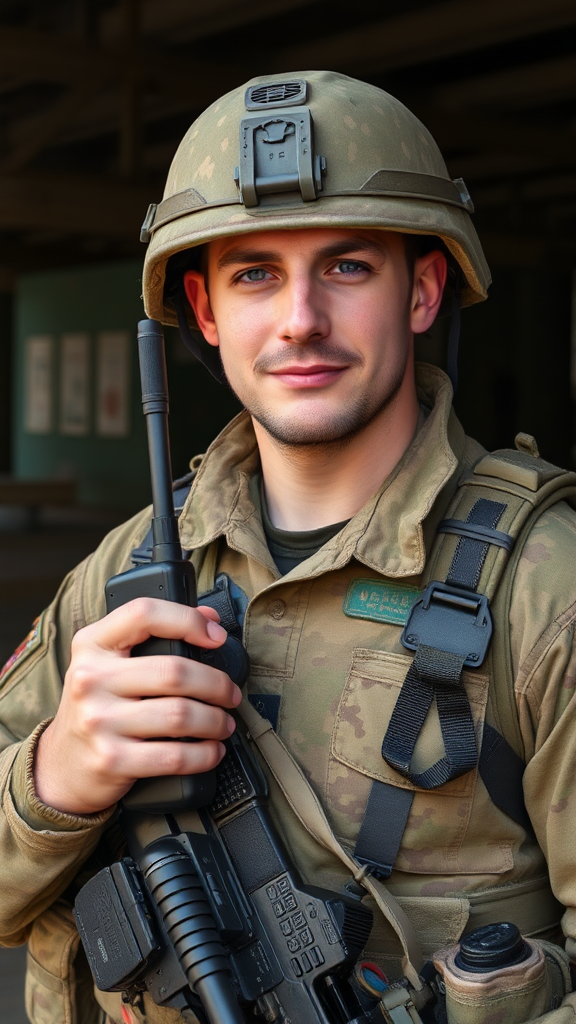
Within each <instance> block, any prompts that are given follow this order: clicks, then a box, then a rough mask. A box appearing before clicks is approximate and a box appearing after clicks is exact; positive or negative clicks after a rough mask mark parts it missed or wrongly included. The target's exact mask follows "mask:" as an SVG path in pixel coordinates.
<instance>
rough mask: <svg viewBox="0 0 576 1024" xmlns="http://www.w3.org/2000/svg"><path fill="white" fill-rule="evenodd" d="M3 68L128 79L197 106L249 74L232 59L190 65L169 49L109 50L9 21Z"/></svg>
mask: <svg viewBox="0 0 576 1024" xmlns="http://www.w3.org/2000/svg"><path fill="white" fill-rule="evenodd" d="M0 67H1V68H2V74H3V75H5V76H9V75H14V76H16V75H22V72H23V69H24V70H25V72H26V76H27V80H28V82H69V83H72V84H74V85H79V84H81V83H84V82H87V81H91V82H93V83H94V85H95V86H96V85H98V83H100V85H101V86H102V87H107V88H109V86H110V85H111V84H114V83H116V82H119V81H121V80H125V79H126V78H130V80H131V81H134V82H137V83H139V84H140V85H141V86H142V87H143V88H153V89H154V90H155V91H157V92H160V93H167V94H171V93H176V94H183V95H185V96H189V97H190V99H193V100H194V103H195V106H196V108H197V109H199V108H202V107H203V106H206V105H207V104H208V103H211V102H212V100H214V99H215V98H216V97H217V96H219V95H221V93H222V91H225V90H226V89H228V88H232V87H233V86H234V85H235V84H237V83H239V82H242V81H243V80H244V78H245V77H246V73H245V67H243V66H242V65H241V64H239V65H238V66H236V65H234V64H231V62H230V61H226V62H219V61H218V60H217V59H215V60H210V61H208V60H195V61H194V63H193V64H192V63H191V62H190V61H187V60H183V59H182V58H181V57H178V56H176V55H171V54H169V53H167V52H165V51H164V52H163V51H160V52H155V53H154V54H143V53H142V52H141V51H140V52H132V51H131V50H130V49H128V48H124V49H116V50H111V49H106V50H105V49H101V48H99V47H97V46H95V45H93V44H91V43H87V42H85V41H83V40H80V39H76V38H72V37H71V36H66V35H63V34H60V33H56V32H34V31H31V30H30V29H22V28H15V27H13V26H8V25H2V31H1V32H0Z"/></svg>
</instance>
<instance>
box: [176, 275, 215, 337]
mask: <svg viewBox="0 0 576 1024" xmlns="http://www.w3.org/2000/svg"><path fill="white" fill-rule="evenodd" d="M184 291H185V292H186V298H187V299H188V302H189V303H190V305H191V306H192V309H193V310H194V316H195V317H196V323H197V324H198V327H199V328H200V330H201V331H202V334H203V335H204V337H205V339H206V341H207V342H208V344H209V345H213V346H214V347H215V348H216V347H217V346H218V344H219V342H218V331H217V330H216V321H215V320H214V314H213V313H212V307H211V306H210V299H209V297H208V292H207V290H206V280H205V278H204V274H201V273H200V272H199V271H198V270H187V271H186V273H185V274H184Z"/></svg>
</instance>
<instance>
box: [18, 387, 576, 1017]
mask: <svg viewBox="0 0 576 1024" xmlns="http://www.w3.org/2000/svg"><path fill="white" fill-rule="evenodd" d="M418 384H419V396H420V400H421V401H422V402H424V403H425V404H426V405H427V406H429V407H430V408H431V413H430V415H429V417H428V419H427V421H426V423H425V425H424V426H423V427H422V428H421V429H420V431H419V432H418V434H417V435H416V437H415V439H414V440H413V442H412V444H411V446H410V447H409V448H408V450H407V451H406V452H405V454H404V456H403V457H402V459H401V460H400V462H399V463H398V465H397V466H396V468H395V469H394V471H393V472H392V473H391V474H390V476H389V477H388V479H387V480H386V481H385V482H384V483H383V485H382V487H381V488H380V490H379V491H378V492H377V493H376V494H374V496H373V497H372V498H371V499H370V500H369V501H368V502H367V504H366V505H365V506H364V507H363V508H362V509H361V511H360V512H358V513H357V515H355V516H354V517H353V518H352V519H351V520H350V522H349V523H348V524H347V525H346V526H345V527H344V529H343V530H342V531H341V532H340V533H339V534H337V535H336V536H335V537H334V538H333V539H332V540H330V541H329V542H328V543H327V544H325V545H324V547H322V548H321V549H320V550H319V551H318V552H317V553H316V554H315V555H314V556H313V557H311V558H309V559H307V560H306V561H305V562H303V563H301V564H300V565H299V566H297V567H296V568H295V569H293V570H292V571H291V572H290V573H288V574H287V575H286V576H285V577H283V578H279V573H278V571H277V569H276V566H275V564H274V562H273V561H272V558H271V556H270V553H269V551H268V547H267V544H266V540H265V537H264V534H263V530H262V524H261V520H260V515H259V514H258V512H257V511H256V509H255V507H254V503H253V501H252V499H251V496H250V479H251V477H253V475H254V473H255V471H256V470H257V468H258V465H259V461H258V450H257V446H256V441H255V438H254V434H253V431H252V428H251V424H250V420H249V418H248V417H247V416H246V414H241V415H240V416H239V417H238V418H237V419H236V420H234V421H233V422H232V423H231V424H230V425H229V426H228V427H227V428H226V429H225V430H224V431H223V432H222V434H221V435H220V436H219V437H218V438H217V439H216V441H215V442H214V443H213V445H212V446H211V448H210V449H209V452H208V454H207V455H206V456H205V457H204V459H203V461H202V463H201V466H200V469H199V471H198V474H197V477H196V479H195V482H194V486H193V488H192V491H191V494H190V496H189V499H188V501H187V503H186V506H185V508H184V511H183V514H182V517H181V539H182V544H183V546H184V547H185V548H188V549H191V550H192V552H193V554H192V557H193V560H194V562H195V564H196V567H197V570H198V572H199V583H200V586H199V589H200V590H202V589H208V587H209V586H210V584H211V578H212V577H213V575H214V568H215V567H217V569H218V571H225V572H227V573H228V574H229V575H230V576H231V578H232V579H233V580H234V581H235V582H236V583H237V584H238V585H239V586H240V587H241V588H242V589H243V590H244V592H245V593H246V595H247V596H248V598H249V599H250V603H249V606H248V610H247V613H246V619H245V623H244V642H245V644H246V647H247V649H248V652H249V654H250V659H251V665H252V670H251V677H250V680H249V683H248V687H249V690H250V691H251V692H252V693H256V694H275V695H277V696H278V697H280V713H279V718H278V732H279V735H280V736H281V738H282V739H283V740H284V742H285V743H286V745H287V746H288V747H289V749H290V750H291V752H292V754H293V755H294V757H295V758H296V760H297V761H298V762H299V764H300V765H301V767H302V768H303V770H304V772H305V774H306V776H307V777H308V779H309V780H310V782H311V784H312V786H313V787H314V789H315V790H316V792H317V794H318V796H319V797H320V799H321V801H322V804H323V806H324V808H325V810H326V812H327V815H328V817H329V820H330V822H331V825H332V828H333V830H334V832H335V833H336V835H337V836H338V837H339V839H340V841H341V843H342V844H343V845H344V846H345V847H346V848H347V849H348V850H350V851H352V850H353V849H354V844H355V841H356V836H357V834H358V830H359V827H360V823H361V821H362V816H363V813H364V809H365V805H366V802H367V798H368V794H369V791H370V786H371V782H372V780H373V779H381V780H383V781H385V782H391V783H393V784H395V785H401V786H408V787H409V786H410V783H408V782H406V781H405V780H404V779H402V778H400V777H399V776H397V775H396V774H395V773H394V772H393V771H392V769H390V768H388V766H387V765H386V764H385V762H384V761H383V759H382V757H381V753H380V748H381V742H382V737H383V734H384V731H385V729H386V725H387V721H388V719H389V716H390V714H391V711H392V708H393V706H394V703H395V701H396V697H397V694H398V691H399V688H400V687H401V684H402V681H403V679H404V676H405V674H406V671H407V668H408V665H409V664H410V657H409V656H408V653H407V652H406V650H405V649H404V648H403V647H402V646H401V644H400V633H401V622H400V624H399V623H398V620H396V621H395V620H394V616H393V615H388V616H384V615H381V614H376V615H371V614H370V612H369V611H368V612H366V614H367V617H363V615H361V617H355V616H353V615H351V614H350V611H351V610H352V611H353V609H351V608H350V607H348V608H345V602H346V595H347V593H348V592H349V588H350V586H351V584H352V583H353V582H354V581H365V582H364V583H362V584H359V585H358V587H357V589H356V591H355V593H357V594H359V595H360V597H359V600H360V601H362V600H363V598H362V594H363V593H364V594H366V593H367V592H368V589H369V588H370V586H371V583H374V582H375V581H379V582H380V585H384V587H385V592H386V593H387V594H388V595H389V597H390V601H391V603H394V602H398V601H399V602H400V605H401V603H402V598H403V597H404V596H405V593H406V592H405V591H403V590H402V585H404V587H406V586H410V587H416V588H418V587H420V586H421V584H422V578H423V573H424V569H425V563H426V557H427V551H429V549H430V546H431V544H432V541H433V539H434V536H435V533H436V527H437V525H438V523H439V521H440V520H441V519H442V518H443V517H444V515H445V513H446V508H447V506H448V503H449V501H450V498H451V497H452V495H453V493H454V491H455V489H456V486H457V481H458V479H459V476H460V474H461V473H462V472H463V471H464V470H465V469H466V467H470V466H471V465H473V464H474V463H475V462H476V461H477V460H478V458H480V457H481V455H482V454H483V449H481V447H480V446H479V445H478V444H477V443H476V442H474V441H471V440H470V439H467V438H466V437H465V435H464V432H463V430H462V427H461V426H460V424H459V423H458V421H457V419H456V417H455V415H454V413H453V411H452V409H451V388H450V385H449V382H448V380H447V378H446V377H445V376H444V375H443V374H442V373H441V372H440V371H438V370H436V369H433V368H431V367H421V368H420V369H419V377H418ZM149 517H150V511H149V510H146V511H145V512H143V513H141V514H140V515H138V516H136V517H135V518H134V519H132V520H131V521H130V522H128V523H126V524H125V525H123V526H122V527H120V528H119V529H118V530H116V531H114V532H113V533H111V534H110V535H109V536H108V537H107V538H106V539H105V540H104V541H103V543H102V545H101V546H100V548H99V549H98V550H97V552H96V553H95V554H94V555H92V556H90V557H89V558H88V559H87V560H86V561H85V562H83V563H82V564H81V565H80V566H78V567H77V568H76V569H75V570H74V571H73V572H72V573H71V574H70V575H69V576H68V577H67V579H66V580H65V581H64V583H63V584H62V587H61V588H60V591H59V593H58V595H57V596H56V598H55V600H54V602H53V604H52V605H51V606H50V607H49V608H48V609H47V611H46V612H45V613H44V614H43V616H42V617H41V619H40V622H39V624H38V626H37V628H36V631H35V633H34V635H33V636H32V637H31V639H30V640H29V642H28V645H27V647H26V649H25V650H24V652H23V653H22V654H21V655H20V656H19V657H18V658H17V660H16V661H15V663H14V664H13V665H12V667H11V668H10V669H9V670H8V671H7V672H6V673H5V675H4V678H3V681H2V689H1V691H0V736H1V741H2V745H3V748H4V750H3V753H2V754H1V755H0V786H1V795H2V806H3V811H4V814H3V816H2V818H1V820H0V878H1V882H0V886H1V891H2V899H1V901H0V941H1V942H3V943H4V944H7V945H10V944H18V943H22V942H24V941H26V940H27V939H29V949H30V971H29V979H30V980H29V983H28V1007H29V1013H30V1014H31V1016H32V1019H33V1020H34V1021H37V1022H40V1024H55V1022H56V1021H58V1022H61V1021H67V1022H71V1024H74V1022H76V1021H80V1020H81V1021H82V1024H89V1022H91V1021H96V1020H98V1019H99V1018H98V1017H97V1015H96V1014H95V1012H94V1011H92V1010H89V997H88V994H87V992H88V989H87V987H86V986H89V979H86V976H85V972H83V971H82V970H81V969H79V970H78V971H77V972H76V975H75V976H74V974H73V972H71V971H70V970H69V967H68V965H69V964H70V962H71V961H72V960H73V958H74V955H75V953H76V949H77V945H78V936H77V933H76V932H75V929H74V927H73V923H72V922H71V917H70V910H69V908H68V907H67V904H66V902H65V900H63V899H59V897H60V896H61V894H62V893H63V892H64V891H65V890H66V888H67V886H69V884H70V882H71V880H72V879H73V878H74V877H75V876H76V875H77V874H78V872H79V870H80V868H81V866H82V865H83V864H84V862H85V861H86V860H87V858H88V857H89V856H90V854H91V853H92V851H93V850H94V848H95V847H96V845H97V843H98V841H99V839H100V837H101V834H102V832H103V830H104V829H105V825H106V822H107V820H108V819H109V818H110V815H111V813H112V811H107V812H103V813H102V814H100V815H95V816H93V817H86V818H81V817H76V816H73V815H68V814H63V813H60V812H58V811H56V810H54V809H51V808H48V807H46V806H44V805H43V804H42V802H41V801H40V800H39V799H38V797H37V796H36V794H35V792H34V785H33V777H32V767H33V757H34V749H35V744H36V742H37V737H38V734H39V731H40V730H41V728H42V724H39V723H44V722H45V721H46V720H47V719H49V718H50V716H52V715H53V714H54V713H55V710H56V708H57V706H58V702H59V699H60V694H61V687H62V679H63V677H64V674H65V671H66V667H67V664H68V660H69V657H70V642H71V638H72V636H73V634H74V632H75V631H76V630H78V629H79V628H81V627H82V626H83V625H84V624H85V623H89V622H93V621H95V620H96V619H98V618H100V617H101V616H102V615H103V614H104V610H105V609H104V600H103V588H104V583H105V581H106V580H107V578H108V577H110V576H111V575H113V574H114V573H117V572H120V571H123V570H124V569H126V568H129V566H130V552H131V550H132V549H133V548H134V547H135V546H137V545H138V544H140V543H141V541H142V539H143V537H144V535H145V533H146V532H147V529H148V526H149ZM574 556H576V515H575V514H574V513H573V512H572V511H571V510H570V508H569V507H568V506H567V505H564V504H563V503H560V504H557V505H554V506H553V507H552V508H550V509H549V510H548V511H546V512H545V513H543V515H542V516H541V517H540V519H539V520H538V522H537V524H536V526H535V527H534V529H533V531H532V534H531V536H530V538H529V541H528V543H527V544H526V546H525V548H524V551H523V556H522V558H521V560H520V562H519V565H518V569H517V572H516V577H515V581H514V586H513V590H512V598H511V612H510V648H511V657H512V668H513V678H514V679H515V697H516V704H517V710H518V721H519V725H520V733H521V739H522V745H523V752H524V757H525V760H526V763H527V769H526V772H525V780H524V781H525V798H526V803H527V807H528V810H529V813H530V815H531V818H532V822H533V824H534V830H535V836H534V835H527V834H526V833H525V831H524V830H523V829H522V828H521V827H520V826H519V825H516V824H515V823H514V822H513V821H512V820H511V819H510V818H508V817H507V816H506V815H505V814H503V813H502V812H501V811H499V810H498V809H497V808H496V807H495V806H494V805H493V804H492V802H491V801H490V798H489V796H488V794H487V792H486V790H485V788H484V786H483V783H482V781H481V780H480V778H479V777H478V776H477V773H476V772H470V773H469V774H468V775H465V776H463V777H461V778H459V779H456V780H454V781H452V782H450V783H448V784H446V785H445V786H443V787H441V789H440V790H437V791H433V792H426V791H419V790H417V791H416V793H415V798H414V802H413V805H412V810H411V813H410V816H409V819H408V824H407V827H406V830H405V833H404V837H403V841H402V846H401V849H400V851H399V855H398V859H397V862H396V869H395V870H394V872H393V875H392V877H391V879H390V888H391V890H392V892H394V894H395V895H396V896H397V897H398V898H399V900H400V901H401V903H402V905H403V907H404V909H405V910H406V911H407V912H408V914H409V916H411V917H412V920H413V922H414V923H415V925H416V927H417V930H418V931H419V934H420V938H421V940H422V945H423V949H424V953H425V954H426V955H429V954H430V953H431V952H432V951H433V950H434V949H436V948H438V947H439V946H441V945H444V944H446V943H450V942H453V941H455V940H456V939H457V937H458V936H459V934H460V933H461V931H462V929H463V928H464V927H465V926H466V923H467V921H468V919H469V916H470V918H471V920H473V921H474V922H476V921H478V922H479V923H481V922H483V921H485V920H502V919H503V917H506V918H512V919H514V920H516V922H517V923H518V924H519V926H520V927H521V929H523V930H524V931H525V932H532V933H534V932H536V931H538V930H542V929H547V928H548V927H550V926H551V925H553V924H554V922H555V921H557V920H558V910H557V904H556V903H555V901H554V900H553V898H552V897H551V895H550V894H549V893H548V891H547V889H546V888H545V886H546V884H547V883H546V879H547V866H546V861H548V870H549V872H550V879H551V883H552V888H553V890H554V894H555V897H556V898H557V899H558V900H559V901H560V902H561V904H562V905H563V907H565V908H567V909H566V912H565V914H564V918H563V926H564V930H565V933H566V934H567V936H568V937H569V938H568V943H569V947H571V950H572V949H575V948H576V947H574V942H575V941H576V910H575V909H574V908H576V872H575V871H574V867H573V821H574V799H575V798H574V785H573V776H574V762H575V760H576V727H575V723H574V721H573V719H574V708H575V703H574V700H573V692H574V687H575V685H576V661H575V654H574V643H573V634H574V616H575V611H574V609H575V608H576V604H575V601H576V574H575V573H574V571H573V568H572V567H573V565H574V563H575V558H574ZM361 611H362V609H361ZM489 675H490V669H489V668H488V669H487V668H486V667H485V666H482V668H481V669H479V670H477V671H468V672H467V673H466V674H465V685H466V689H467V692H468V695H469V698H470V702H471V705H472V708H473V714H474V718H475V720H476V722H477V723H478V726H479V728H480V727H481V724H482V722H483V721H484V720H485V718H487V719H490V716H491V710H490V708H491V702H490V699H489V697H488V691H489V683H490V687H494V686H495V685H497V684H496V680H495V679H489ZM438 743H439V737H438V728H437V725H435V724H434V721H433V720H432V721H431V722H430V723H428V722H427V723H426V726H425V728H424V730H423V734H422V737H421V740H420V741H419V748H418V750H417V753H418V754H419V756H421V757H422V759H423V760H427V761H428V763H431V761H432V760H436V758H437V757H438V756H439V754H440V753H441V751H439V749H438ZM272 800H273V806H274V809H275V813H276V816H277V819H278V821H279V824H280V827H281V828H282V829H283V831H284V833H285V835H286V836H287V839H288V843H289V845H290V847H291V849H292V853H293V855H294V857H295V859H296V860H297V862H298V864H299V867H300V868H301V871H302V873H303V875H304V877H305V878H306V879H308V880H314V882H316V883H317V884H320V885H325V886H327V887H334V886H336V887H339V886H340V885H341V884H342V882H343V880H345V877H346V872H345V869H344V868H343V866H342V865H341V864H340V862H337V861H335V859H334V857H333V856H332V855H329V854H328V853H327V852H326V851H324V850H322V849H320V848H319V847H318V846H317V844H315V843H314V842H313V841H312V840H311V838H310V836H309V835H308V834H307V833H306V832H305V831H304V830H303V828H302V827H301V826H300V824H299V822H298V821H297V819H296V818H295V816H294V815H293V813H292V812H291V811H290V809H289V808H288V806H287V803H286V801H285V800H284V799H283V796H282V793H281V792H280V790H279V789H278V787H277V786H276V785H274V784H273V785H272ZM504 906H506V911H505V913H503V911H502V908H503V907H504ZM367 953H368V955H369V957H370V959H373V960H377V961H379V962H381V963H383V964H384V965H385V966H386V967H387V969H388V970H389V971H394V964H395V963H396V965H397V963H398V949H397V944H396V940H395V937H394V936H393V935H391V934H390V931H389V929H388V930H387V927H386V926H385V925H384V924H383V923H382V922H381V921H379V920H378V921H377V922H376V924H375V927H374V930H373V935H372V938H371V940H370V944H369V949H368V950H367ZM77 965H79V966H80V967H81V958H79V959H78V960H77ZM74 979H75V980H74ZM98 998H99V1001H100V1003H101V1005H102V1006H105V1007H106V1010H107V1012H108V1014H109V1015H110V1020H113V1021H115V1022H118V1024H120V1022H121V1020H122V1017H121V1013H120V997H119V996H117V995H104V994H100V993H99V994H98ZM75 1004H79V1005H80V1006H81V1010H79V1011H75V1010H74V1008H73V1007H74V1005H75ZM146 1008H147V1009H146V1013H147V1015H146V1018H145V1019H146V1020H147V1021H149V1022H156V1021H162V1022H169V1021H174V1020H177V1019H180V1017H179V1014H178V1013H176V1012H175V1011H170V1010H160V1009H158V1008H156V1007H154V1006H153V1004H151V1003H150V1002H148V1001H147V1002H146ZM76 1012H78V1013H79V1016H77V1015H76ZM134 1019H138V1020H142V1019H144V1018H143V1017H142V1016H141V1015H140V1014H139V1013H137V1012H136V1013H135V1014H134ZM566 1019H568V1018H566Z"/></svg>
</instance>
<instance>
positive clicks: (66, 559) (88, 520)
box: [0, 510, 122, 1024]
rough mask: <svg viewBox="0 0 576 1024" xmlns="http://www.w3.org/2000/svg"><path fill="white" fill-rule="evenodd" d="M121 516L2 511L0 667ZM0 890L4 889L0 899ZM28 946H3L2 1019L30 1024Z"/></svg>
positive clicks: (5, 1023) (13, 1023) (4, 1023)
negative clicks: (25, 515)
mask: <svg viewBox="0 0 576 1024" xmlns="http://www.w3.org/2000/svg"><path fill="white" fill-rule="evenodd" d="M1 511H3V510H0V512H1ZM121 518H122V517H120V516H114V515H111V514H110V513H102V514H97V513H88V512H86V513H82V514H80V513H72V512H70V513H64V512H57V511H53V512H52V513H51V512H50V511H49V510H46V511H45V512H43V513H42V515H41V516H40V517H39V521H38V522H37V523H36V525H35V527H34V528H33V529H27V530H25V529H22V528H20V529H19V528H18V527H22V526H23V525H24V520H23V519H22V518H20V519H18V517H17V516H14V515H11V514H8V515H6V516H5V517H3V516H2V515H0V666H1V665H3V664H4V662H5V661H6V660H7V658H8V657H9V656H10V654H11V653H12V651H14V649H15V648H16V647H17V646H18V644H19V643H20V641H21V640H22V639H23V638H24V637H25V636H26V634H27V633H28V631H29V629H30V626H31V624H32V622H33V621H34V619H35V618H36V616H37V615H38V614H39V612H41V611H42V609H43V608H44V607H45V606H46V604H48V603H49V601H50V600H51V598H52V597H53V595H54V593H55V591H56V589H57V587H58V585H59V583H60V581H61V579H62V578H63V576H64V575H65V574H66V573H67V572H68V570H69V569H71V568H72V567H73V566H74V565H76V564H77V563H78V562H79V561H81V560H82V559H83V558H84V557H85V555H87V554H88V553H89V552H90V551H93V550H94V548H95V546H96V545H97V544H98V542H99V541H100V539H101V538H102V537H103V536H104V534H105V533H106V532H107V530H108V529H109V528H110V527H111V526H113V525H115V524H116V523H117V522H120V520H121ZM1 898H2V895H1V893H0V900H1ZM25 961H26V949H25V948H18V949H0V1024H26V1021H27V1019H28V1018H27V1016H26V1013H25V1010H24V972H25Z"/></svg>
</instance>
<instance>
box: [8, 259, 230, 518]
mask: <svg viewBox="0 0 576 1024" xmlns="http://www.w3.org/2000/svg"><path fill="white" fill-rule="evenodd" d="M141 274H142V264H141V262H140V261H136V260H132V261H125V262H121V263H120V262H119V263H113V264H105V265H97V266H94V267H82V268H80V269H70V270H58V271H49V272H42V273H33V274H26V275H23V276H22V277H21V278H20V281H19V283H18V288H17V293H16V303H15V358H14V379H15V387H14V399H15V400H14V409H13V472H14V475H15V476H17V477H21V478H34V479H42V478H50V477H66V476H73V477H74V478H75V479H76V480H77V483H78V500H79V501H80V502H81V503H83V504H89V505H94V506H109V507H117V508H125V509H127V510H132V509H134V510H136V509H137V508H140V507H142V505H144V504H147V502H148V501H149V494H150V485H149V471H148V455H147V448H146V432H145V424H144V417H143V415H142V411H141V400H140V384H139V374H138V360H137V351H136V325H137V322H138V320H139V319H141V318H142V317H143V316H144V312H143V306H142V300H141V298H140V295H141ZM123 330H124V331H128V332H129V333H130V339H131V346H130V347H131V352H130V364H131V365H130V395H129V408H130V411H129V431H128V434H127V436H126V437H121V438H120V437H102V436H98V434H97V432H96V358H97V337H98V335H99V333H100V332H102V331H123ZM73 332H85V333H87V334H88V335H89V339H90V341H89V351H90V387H89V394H90V401H89V405H90V412H89V428H88V433H87V434H86V435H85V436H65V435H63V434H62V433H61V432H60V430H59V424H58V420H59V406H60V400H61V396H60V393H59V391H60V349H61V337H62V335H63V334H67V333H73ZM34 335H50V336H51V337H52V338H53V348H54V361H53V375H52V387H53V409H54V414H53V418H52V424H51V429H50V432H49V433H45V434H38V433H30V432H28V431H27V430H26V429H25V422H24V412H25V352H26V339H27V338H30V337H31V336H34ZM167 357H168V377H169V382H170V390H171V417H170V420H171V433H172V453H173V455H172V460H173V471H174V475H175V476H178V475H181V474H183V473H185V472H186V471H187V466H188V461H189V459H190V458H191V456H192V455H194V454H196V453H198V452H201V451H204V450H205V448H206V447H207V445H208V444H209V443H210V441H211V440H212V439H213V438H214V437H215V436H216V434H217V433H218V432H219V430H220V429H221V428H222V426H224V424H225V423H226V422H227V420H228V419H230V417H231V416H232V415H234V414H235V413H236V411H237V410H238V408H239V406H238V403H237V401H236V399H235V398H234V396H233V395H232V394H231V392H230V391H229V390H228V389H226V388H222V387H221V386H220V385H218V384H216V382H215V381H212V379H211V378H209V376H208V374H207V371H206V370H204V368H203V367H202V366H201V365H200V364H199V363H197V362H196V361H195V360H194V359H193V357H191V356H189V355H187V354H186V352H185V350H184V349H183V347H182V342H181V341H180V339H179V338H178V337H177V334H176V332H174V331H168V337H167Z"/></svg>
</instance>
